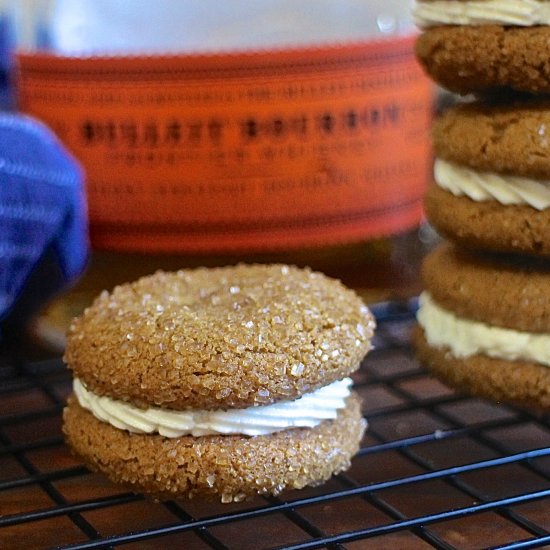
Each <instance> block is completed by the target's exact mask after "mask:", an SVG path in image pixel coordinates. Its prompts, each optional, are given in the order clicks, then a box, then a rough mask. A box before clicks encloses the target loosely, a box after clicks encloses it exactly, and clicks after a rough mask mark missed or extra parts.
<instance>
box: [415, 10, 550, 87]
mask: <svg viewBox="0 0 550 550" xmlns="http://www.w3.org/2000/svg"><path fill="white" fill-rule="evenodd" d="M414 18H415V21H416V24H417V25H418V26H419V27H420V28H422V29H423V30H424V32H423V33H422V34H421V35H420V36H419V38H418V41H417V44H416V52H417V56H418V58H419V60H420V62H421V63H422V65H423V66H424V68H425V70H426V72H427V73H428V74H429V75H430V76H431V77H432V78H433V79H434V80H435V81H436V82H438V83H439V84H441V85H442V86H443V87H444V88H447V89H449V90H451V91H453V92H457V93H461V94H468V93H480V92H486V91H491V90H495V89H501V88H510V89H514V90H518V91H525V92H532V93H548V92H550V63H549V62H548V60H549V59H550V26H549V25H550V8H549V3H548V2H547V1H546V0H471V1H469V0H418V1H417V2H416V5H415V8H414Z"/></svg>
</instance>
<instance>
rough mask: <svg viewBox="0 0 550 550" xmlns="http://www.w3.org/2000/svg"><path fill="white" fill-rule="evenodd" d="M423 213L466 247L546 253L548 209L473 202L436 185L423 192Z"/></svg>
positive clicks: (549, 230) (549, 229)
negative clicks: (424, 198)
mask: <svg viewBox="0 0 550 550" xmlns="http://www.w3.org/2000/svg"><path fill="white" fill-rule="evenodd" d="M425 203H426V214H427V216H428V218H429V220H430V222H431V223H432V224H433V225H434V226H435V228H436V229H437V230H438V231H439V232H440V233H441V234H442V235H443V236H445V237H448V238H449V239H451V240H452V241H455V242H458V243H460V244H461V245H463V246H466V247H469V248H478V249H486V250H495V251H501V252H516V253H522V254H529V255H532V256H550V210H548V209H546V210H541V211H539V210H535V209H534V208H532V207H530V206H526V205H508V206H505V205H502V204H500V203H498V202H496V201H485V202H475V201H473V200H471V199H470V198H468V197H455V196H454V195H453V194H452V193H450V192H448V191H445V190H443V189H441V188H440V187H438V186H437V185H435V184H434V185H432V186H430V188H429V190H428V193H427V195H426V201H425Z"/></svg>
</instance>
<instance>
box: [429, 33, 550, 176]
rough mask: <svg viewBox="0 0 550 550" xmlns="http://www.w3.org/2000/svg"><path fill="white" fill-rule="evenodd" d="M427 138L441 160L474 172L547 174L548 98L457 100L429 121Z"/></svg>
mask: <svg viewBox="0 0 550 550" xmlns="http://www.w3.org/2000/svg"><path fill="white" fill-rule="evenodd" d="M549 40H550V36H549ZM549 59H550V58H549ZM432 137H433V146H434V152H435V154H436V156H437V157H439V158H442V159H444V160H447V161H451V162H454V163H457V164H460V165H464V166H468V167H470V168H473V169H474V170H479V171H486V172H496V173H497V174H511V175H515V176H524V177H527V178H535V179H536V178H540V179H544V180H548V179H550V101H548V100H533V99H530V100H528V99H523V100H521V101H519V100H511V99H509V98H508V99H507V100H506V101H505V100H503V101H498V102H497V101H492V102H489V101H477V102H474V103H462V104H459V105H456V106H454V107H452V108H450V109H448V110H447V111H445V113H444V114H443V115H442V116H440V117H439V118H438V119H436V120H435V121H434V124H433V130H432Z"/></svg>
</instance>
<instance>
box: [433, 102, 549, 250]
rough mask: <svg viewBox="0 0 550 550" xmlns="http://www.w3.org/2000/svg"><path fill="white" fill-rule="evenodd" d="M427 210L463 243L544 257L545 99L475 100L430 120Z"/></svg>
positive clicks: (546, 193)
mask: <svg viewBox="0 0 550 550" xmlns="http://www.w3.org/2000/svg"><path fill="white" fill-rule="evenodd" d="M433 146H434V152H435V156H436V160H435V166H434V183H433V184H432V185H431V187H430V189H429V190H428V192H427V195H426V201H425V203H426V213H427V215H428V217H429V219H430V221H431V222H432V224H433V225H434V226H435V227H436V228H437V229H438V231H439V232H440V233H442V234H443V235H444V236H445V237H447V238H449V239H452V240H453V241H456V242H458V243H460V244H461V245H463V246H467V247H473V248H481V249H488V250H496V251H504V252H517V253H522V254H529V255H535V256H550V102H549V101H543V100H530V101H527V100H523V101H513V102H508V103H489V102H481V101H478V102H475V103H466V104H461V105H458V106H455V107H453V108H451V109H449V110H448V111H446V112H445V113H444V114H443V115H442V116H441V117H440V118H439V119H437V120H436V121H435V123H434V126H433Z"/></svg>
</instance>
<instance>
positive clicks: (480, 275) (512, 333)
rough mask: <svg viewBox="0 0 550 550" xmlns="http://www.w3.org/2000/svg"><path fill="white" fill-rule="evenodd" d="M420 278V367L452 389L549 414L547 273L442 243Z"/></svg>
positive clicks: (543, 266)
mask: <svg viewBox="0 0 550 550" xmlns="http://www.w3.org/2000/svg"><path fill="white" fill-rule="evenodd" d="M422 274H423V280H424V284H425V288H426V290H425V292H424V293H423V294H422V295H421V297H420V308H419V311H418V322H419V328H418V331H417V334H416V349H417V352H418V355H419V358H420V359H421V361H422V362H423V363H425V364H426V365H427V366H428V368H429V369H430V370H431V371H432V372H433V373H434V374H435V375H437V376H438V377H440V378H441V379H443V380H444V381H446V382H447V383H449V385H451V386H453V387H456V388H459V389H461V390H465V391H467V392H471V393H473V394H476V395H480V396H484V397H487V398H489V399H493V400H496V401H505V402H509V403H513V404H518V405H521V406H523V407H527V408H534V409H537V410H539V411H545V412H548V411H550V265H548V263H547V262H546V263H544V262H542V261H541V260H537V259H530V258H526V257H519V256H514V257H502V256H496V255H488V254H485V255H483V256H480V255H474V254H471V253H468V252H467V251H465V250H464V249H459V248H455V247H453V246H452V245H451V244H449V243H444V244H443V245H440V247H439V248H437V249H436V250H434V251H433V252H432V253H431V254H430V255H429V256H428V257H427V258H426V260H425V263H424V265H423V273H422Z"/></svg>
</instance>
